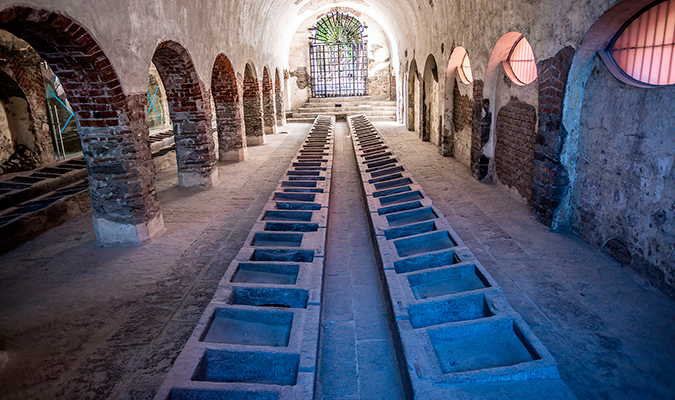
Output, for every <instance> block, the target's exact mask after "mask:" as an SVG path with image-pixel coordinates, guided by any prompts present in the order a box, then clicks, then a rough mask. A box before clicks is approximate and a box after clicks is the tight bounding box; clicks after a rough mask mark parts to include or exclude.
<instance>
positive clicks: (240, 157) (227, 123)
mask: <svg viewBox="0 0 675 400" xmlns="http://www.w3.org/2000/svg"><path fill="white" fill-rule="evenodd" d="M211 93H212V95H213V100H214V103H215V108H216V109H215V114H216V124H217V126H218V153H219V156H220V160H221V161H244V160H246V158H247V155H248V151H247V147H246V127H245V126H244V103H243V100H242V96H241V88H240V87H239V84H238V83H237V76H236V73H235V72H234V68H233V67H232V63H231V62H230V60H229V59H228V58H227V57H226V56H225V55H224V54H218V56H217V57H216V61H215V62H214V63H213V72H212V75H211Z"/></svg>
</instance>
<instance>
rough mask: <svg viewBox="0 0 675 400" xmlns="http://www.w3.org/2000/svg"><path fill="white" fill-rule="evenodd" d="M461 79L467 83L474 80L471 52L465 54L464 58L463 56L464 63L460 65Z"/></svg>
mask: <svg viewBox="0 0 675 400" xmlns="http://www.w3.org/2000/svg"><path fill="white" fill-rule="evenodd" d="M459 79H460V80H461V81H462V82H463V83H466V84H467V85H468V84H470V83H472V82H473V72H471V62H470V61H469V53H466V54H464V58H462V64H461V65H460V67H459Z"/></svg>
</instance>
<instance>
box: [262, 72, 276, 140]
mask: <svg viewBox="0 0 675 400" xmlns="http://www.w3.org/2000/svg"><path fill="white" fill-rule="evenodd" d="M262 101H263V126H264V127H265V134H266V135H271V134H274V133H277V121H276V110H275V108H276V105H275V101H274V82H272V77H271V76H270V71H269V69H268V68H267V67H263V79H262Z"/></svg>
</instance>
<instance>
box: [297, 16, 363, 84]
mask: <svg viewBox="0 0 675 400" xmlns="http://www.w3.org/2000/svg"><path fill="white" fill-rule="evenodd" d="M364 28H365V26H364V25H363V24H362V23H361V22H360V21H359V20H358V19H356V18H354V17H352V16H351V15H347V14H344V13H341V12H335V13H330V14H327V15H325V16H324V17H322V18H320V19H319V20H318V21H316V24H314V27H313V28H312V31H313V35H312V39H311V42H310V45H309V46H310V49H309V50H310V51H309V54H310V68H311V74H312V95H313V96H314V97H338V96H365V95H367V94H368V47H367V44H366V41H365V37H364V35H363V30H364Z"/></svg>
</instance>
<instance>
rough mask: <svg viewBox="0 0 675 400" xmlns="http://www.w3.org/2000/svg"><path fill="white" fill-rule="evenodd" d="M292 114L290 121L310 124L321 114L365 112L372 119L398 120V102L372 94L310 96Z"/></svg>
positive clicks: (348, 114) (288, 119) (334, 114)
mask: <svg viewBox="0 0 675 400" xmlns="http://www.w3.org/2000/svg"><path fill="white" fill-rule="evenodd" d="M290 114H291V116H290V118H287V121H288V122H302V123H309V124H311V123H312V122H314V119H315V118H316V117H317V116H319V115H329V116H336V117H339V116H342V115H346V116H347V117H349V116H352V115H358V114H365V115H366V116H367V117H368V119H369V120H371V121H396V102H395V101H393V100H392V101H389V100H371V98H370V96H358V97H328V98H310V99H309V102H307V103H305V105H304V106H303V107H300V108H299V109H298V110H297V111H293V112H291V113H290Z"/></svg>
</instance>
